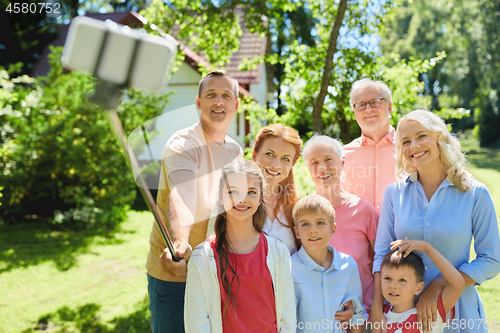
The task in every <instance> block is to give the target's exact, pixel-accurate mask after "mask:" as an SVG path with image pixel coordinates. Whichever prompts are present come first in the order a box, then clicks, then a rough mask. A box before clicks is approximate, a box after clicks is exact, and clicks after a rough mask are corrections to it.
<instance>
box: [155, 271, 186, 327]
mask: <svg viewBox="0 0 500 333" xmlns="http://www.w3.org/2000/svg"><path fill="white" fill-rule="evenodd" d="M185 292H186V283H185V282H168V281H163V280H158V279H156V278H154V277H152V276H151V275H149V274H148V293H149V311H150V312H151V329H152V330H153V333H184V294H185Z"/></svg>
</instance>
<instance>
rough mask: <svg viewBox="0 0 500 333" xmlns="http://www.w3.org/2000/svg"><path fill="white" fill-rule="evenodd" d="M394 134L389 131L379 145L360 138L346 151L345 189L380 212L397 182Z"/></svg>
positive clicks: (350, 144) (364, 137)
mask: <svg viewBox="0 0 500 333" xmlns="http://www.w3.org/2000/svg"><path fill="white" fill-rule="evenodd" d="M394 134H395V130H394V128H393V127H392V126H391V129H390V131H389V132H388V133H387V134H386V135H385V136H384V137H383V138H382V139H380V141H379V142H377V143H375V141H373V140H372V139H370V138H368V137H366V136H364V135H361V137H359V138H357V139H355V140H353V141H352V142H351V143H349V144H347V145H345V146H344V147H343V151H344V161H345V164H344V177H343V179H342V187H343V188H344V189H345V190H346V191H347V192H349V193H352V194H355V195H357V196H358V197H360V198H361V199H365V200H368V201H369V202H370V203H371V204H372V205H373V207H375V209H377V211H379V212H380V207H381V206H382V200H383V198H384V192H385V189H386V188H387V186H389V185H390V184H392V183H394V182H396V181H397V179H396V177H395V176H394V168H395V167H396V158H395V156H394V155H395V153H396V151H395V149H396V146H395V144H394Z"/></svg>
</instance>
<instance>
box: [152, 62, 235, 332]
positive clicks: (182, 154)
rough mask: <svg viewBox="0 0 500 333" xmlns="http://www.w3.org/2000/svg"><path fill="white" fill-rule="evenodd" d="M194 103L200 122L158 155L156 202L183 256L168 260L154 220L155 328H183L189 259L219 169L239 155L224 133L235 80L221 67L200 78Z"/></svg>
mask: <svg viewBox="0 0 500 333" xmlns="http://www.w3.org/2000/svg"><path fill="white" fill-rule="evenodd" d="M196 105H197V108H198V110H199V111H200V121H199V122H198V123H197V124H194V125H192V126H189V127H187V128H184V129H182V130H180V131H177V132H176V133H174V134H173V135H172V136H171V137H170V138H169V139H168V141H167V144H166V145H165V149H164V151H163V156H162V163H161V175H160V184H159V189H158V197H157V206H158V210H159V212H160V214H161V215H162V217H163V220H164V221H165V223H166V225H167V227H168V229H169V231H170V233H171V236H172V238H173V242H174V248H175V249H176V253H177V254H178V255H179V257H180V258H181V260H180V261H179V262H174V261H173V260H172V257H171V255H170V252H169V251H168V248H166V244H165V242H164V240H163V238H162V236H161V233H160V230H159V228H158V226H157V225H156V224H155V225H154V226H153V230H152V232H151V237H150V252H149V255H148V261H147V264H146V268H147V271H148V292H149V309H150V311H151V327H152V329H153V332H154V333H156V332H173V333H182V332H184V316H183V313H184V293H185V287H186V277H187V260H188V259H189V256H190V255H191V250H192V249H193V248H194V247H195V246H197V245H198V244H200V243H201V242H203V241H204V240H205V238H206V233H207V225H208V219H209V217H210V212H211V209H212V207H213V205H214V203H215V200H216V197H217V195H216V193H217V188H218V182H219V177H220V174H221V169H222V168H223V167H224V166H225V165H226V164H227V163H230V162H231V161H233V160H234V159H236V158H242V156H243V155H242V154H243V152H242V149H241V147H240V146H239V145H238V144H237V143H236V142H235V141H234V140H233V139H231V138H230V137H228V136H227V135H226V133H227V130H228V128H229V124H230V122H231V119H232V118H233V116H234V114H235V113H236V111H237V109H238V105H239V100H238V83H237V82H236V81H235V80H234V79H233V78H232V77H231V76H230V75H229V74H228V73H226V72H224V71H212V72H210V73H208V74H207V75H206V76H205V77H203V79H201V81H200V84H199V92H198V97H196Z"/></svg>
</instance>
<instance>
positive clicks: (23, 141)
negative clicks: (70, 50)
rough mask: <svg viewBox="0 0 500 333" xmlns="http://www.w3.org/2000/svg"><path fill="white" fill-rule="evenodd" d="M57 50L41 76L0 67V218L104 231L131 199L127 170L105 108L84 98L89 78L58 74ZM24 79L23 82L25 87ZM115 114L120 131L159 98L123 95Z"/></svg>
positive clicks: (158, 106)
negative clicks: (119, 120) (119, 117)
mask: <svg viewBox="0 0 500 333" xmlns="http://www.w3.org/2000/svg"><path fill="white" fill-rule="evenodd" d="M61 51H62V48H58V49H55V50H54V52H53V53H52V54H51V56H50V63H51V67H52V69H51V71H50V73H49V74H48V76H47V77H46V78H40V79H36V80H35V79H32V78H29V77H27V76H20V77H18V78H14V79H11V78H10V76H11V75H12V73H9V72H8V71H6V70H3V69H1V70H0V73H1V81H0V110H1V114H0V124H1V125H0V142H1V150H0V179H1V180H0V183H1V184H2V185H3V186H4V187H5V188H4V189H3V190H2V194H3V197H0V202H1V205H2V211H1V215H0V219H3V220H4V221H5V222H6V223H10V224H13V223H18V222H19V221H23V220H24V219H26V218H35V221H36V222H42V223H60V224H63V225H64V226H66V227H76V228H81V227H88V228H89V227H95V226H106V227H109V228H112V227H113V226H114V225H116V223H117V222H120V221H121V220H122V219H123V218H124V217H125V213H126V211H127V207H128V205H129V204H131V202H132V201H133V199H134V198H135V184H134V180H133V176H132V173H131V172H130V170H128V168H127V165H126V163H125V161H124V159H123V157H122V155H121V153H120V151H119V148H118V144H117V142H116V140H115V138H114V136H113V134H112V131H111V129H110V127H109V125H108V122H107V119H106V116H105V112H106V111H105V110H102V109H100V108H99V107H97V106H96V105H94V104H91V103H89V102H88V100H87V95H88V94H90V93H92V91H93V89H94V86H95V80H94V79H92V77H91V76H90V75H87V74H84V73H80V72H76V71H74V72H70V73H65V72H63V68H62V65H61V64H60V55H61ZM26 84H29V86H28V85H26ZM127 95H128V99H127V101H126V102H124V103H123V104H122V105H121V106H120V107H119V108H118V110H117V111H118V112H119V113H120V114H122V115H123V116H122V118H126V121H125V122H124V129H125V132H126V133H127V134H128V133H130V132H131V131H132V130H133V129H135V128H136V127H137V126H140V125H141V124H142V123H143V122H144V121H146V120H149V119H151V118H154V117H155V116H157V115H158V114H159V112H161V110H162V109H163V107H164V105H165V103H166V102H167V101H168V99H167V96H166V95H152V94H145V93H143V92H139V91H129V92H127Z"/></svg>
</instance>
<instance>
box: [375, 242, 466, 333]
mask: <svg viewBox="0 0 500 333" xmlns="http://www.w3.org/2000/svg"><path fill="white" fill-rule="evenodd" d="M391 245H392V247H391V250H395V249H396V248H398V247H399V250H395V251H392V252H389V253H387V254H386V255H385V256H384V259H383V260H382V264H381V267H380V273H381V279H382V295H383V296H384V298H385V300H386V301H388V302H389V303H391V304H390V305H385V306H384V312H385V315H386V318H387V332H388V333H395V332H396V333H397V332H404V333H413V332H420V330H419V328H420V326H421V324H420V323H419V322H418V320H417V309H416V308H415V296H416V295H419V294H420V293H421V292H422V290H423V289H424V282H423V281H422V280H423V277H424V272H425V268H424V263H423V261H422V258H420V257H419V256H418V255H416V254H415V253H411V251H423V252H425V253H427V255H428V256H429V258H431V260H432V261H434V263H435V264H436V266H437V268H438V269H439V271H440V272H441V274H443V276H444V278H445V279H446V281H447V282H448V284H447V285H446V287H445V288H444V290H443V291H442V292H441V294H440V295H439V297H438V304H437V308H438V313H439V315H438V320H437V322H436V323H432V326H431V328H432V333H438V332H443V329H444V327H445V325H446V323H447V322H449V321H451V320H453V319H454V317H455V304H456V303H457V301H458V299H459V298H460V294H461V293H462V290H463V288H464V286H465V280H464V279H463V277H462V275H461V274H460V273H459V272H458V271H457V270H456V268H455V267H453V265H452V264H451V263H450V262H449V261H448V260H447V259H446V258H445V257H443V255H442V254H441V253H439V252H438V251H437V250H436V249H435V248H434V247H433V246H432V245H431V244H429V243H427V242H424V241H417V240H408V238H406V239H405V240H397V241H394V242H392V243H391Z"/></svg>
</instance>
